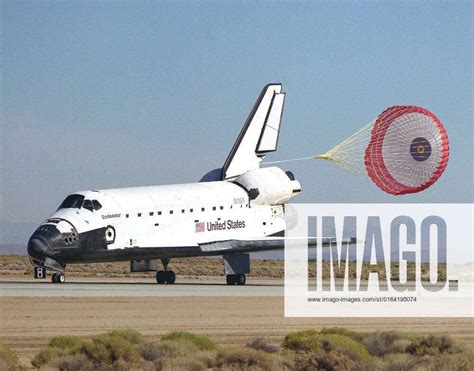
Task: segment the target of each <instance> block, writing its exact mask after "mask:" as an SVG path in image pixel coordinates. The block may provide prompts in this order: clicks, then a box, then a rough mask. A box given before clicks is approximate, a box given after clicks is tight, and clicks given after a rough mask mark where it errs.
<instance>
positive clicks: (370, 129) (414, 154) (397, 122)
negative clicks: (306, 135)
mask: <svg viewBox="0 0 474 371" xmlns="http://www.w3.org/2000/svg"><path fill="white" fill-rule="evenodd" d="M313 158H317V159H325V160H331V161H334V162H336V163H337V164H339V165H341V166H343V167H345V168H347V169H349V170H351V171H354V172H356V173H359V174H362V175H364V176H368V177H369V178H370V179H371V180H372V181H373V182H374V183H375V184H376V185H377V187H379V188H380V189H382V190H383V191H385V192H387V193H390V194H393V195H402V194H407V193H416V192H420V191H422V190H424V189H426V188H428V187H429V186H431V185H432V184H433V183H434V182H436V181H437V180H438V179H439V177H440V176H441V174H442V173H443V171H444V169H445V168H446V165H447V164H448V159H449V143H448V136H447V134H446V130H445V129H444V127H443V125H442V124H441V122H440V121H439V119H438V118H437V117H436V116H435V115H434V114H432V113H431V112H430V111H428V110H427V109H424V108H421V107H416V106H394V107H390V108H388V109H386V110H385V111H384V112H382V113H381V114H380V115H379V116H378V117H377V118H376V119H375V120H374V121H372V122H371V123H369V124H368V125H366V126H364V127H363V128H362V129H360V130H359V131H358V132H356V133H354V134H353V135H351V136H350V137H349V138H347V139H346V140H344V141H343V142H342V143H340V144H338V145H337V146H336V147H334V148H333V149H331V150H329V151H328V152H326V153H324V154H322V155H319V156H315V157H313Z"/></svg>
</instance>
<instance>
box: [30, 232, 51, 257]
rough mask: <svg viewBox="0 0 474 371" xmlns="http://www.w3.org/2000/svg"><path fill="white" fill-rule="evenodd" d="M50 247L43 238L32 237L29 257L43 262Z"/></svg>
mask: <svg viewBox="0 0 474 371" xmlns="http://www.w3.org/2000/svg"><path fill="white" fill-rule="evenodd" d="M47 253H48V245H47V244H46V242H45V241H44V240H43V239H42V238H38V237H32V238H30V240H29V241H28V255H30V256H31V257H32V258H35V259H39V260H42V259H44V258H45V257H46V256H47Z"/></svg>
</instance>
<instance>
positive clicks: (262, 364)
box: [217, 348, 284, 371]
mask: <svg viewBox="0 0 474 371" xmlns="http://www.w3.org/2000/svg"><path fill="white" fill-rule="evenodd" d="M217 366H218V367H222V368H224V369H238V370H246V369H249V368H250V369H257V370H270V371H271V370H281V369H283V368H284V367H283V364H282V362H281V359H280V358H279V357H278V356H276V355H274V354H270V353H267V352H264V351H261V350H255V349H251V348H232V349H228V350H227V351H225V352H221V353H220V354H219V359H218V360H217Z"/></svg>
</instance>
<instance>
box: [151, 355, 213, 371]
mask: <svg viewBox="0 0 474 371" xmlns="http://www.w3.org/2000/svg"><path fill="white" fill-rule="evenodd" d="M160 366H161V367H157V369H159V370H173V371H203V370H207V369H208V367H207V365H206V363H204V362H203V361H202V360H201V359H199V358H197V357H194V356H187V357H185V356H181V357H177V358H168V359H166V360H163V362H162V364H161V365H160Z"/></svg>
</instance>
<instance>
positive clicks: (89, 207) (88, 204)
mask: <svg viewBox="0 0 474 371" xmlns="http://www.w3.org/2000/svg"><path fill="white" fill-rule="evenodd" d="M82 207H83V208H84V209H86V210H89V211H94V208H93V207H92V201H91V200H84V202H83V203H82Z"/></svg>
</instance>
